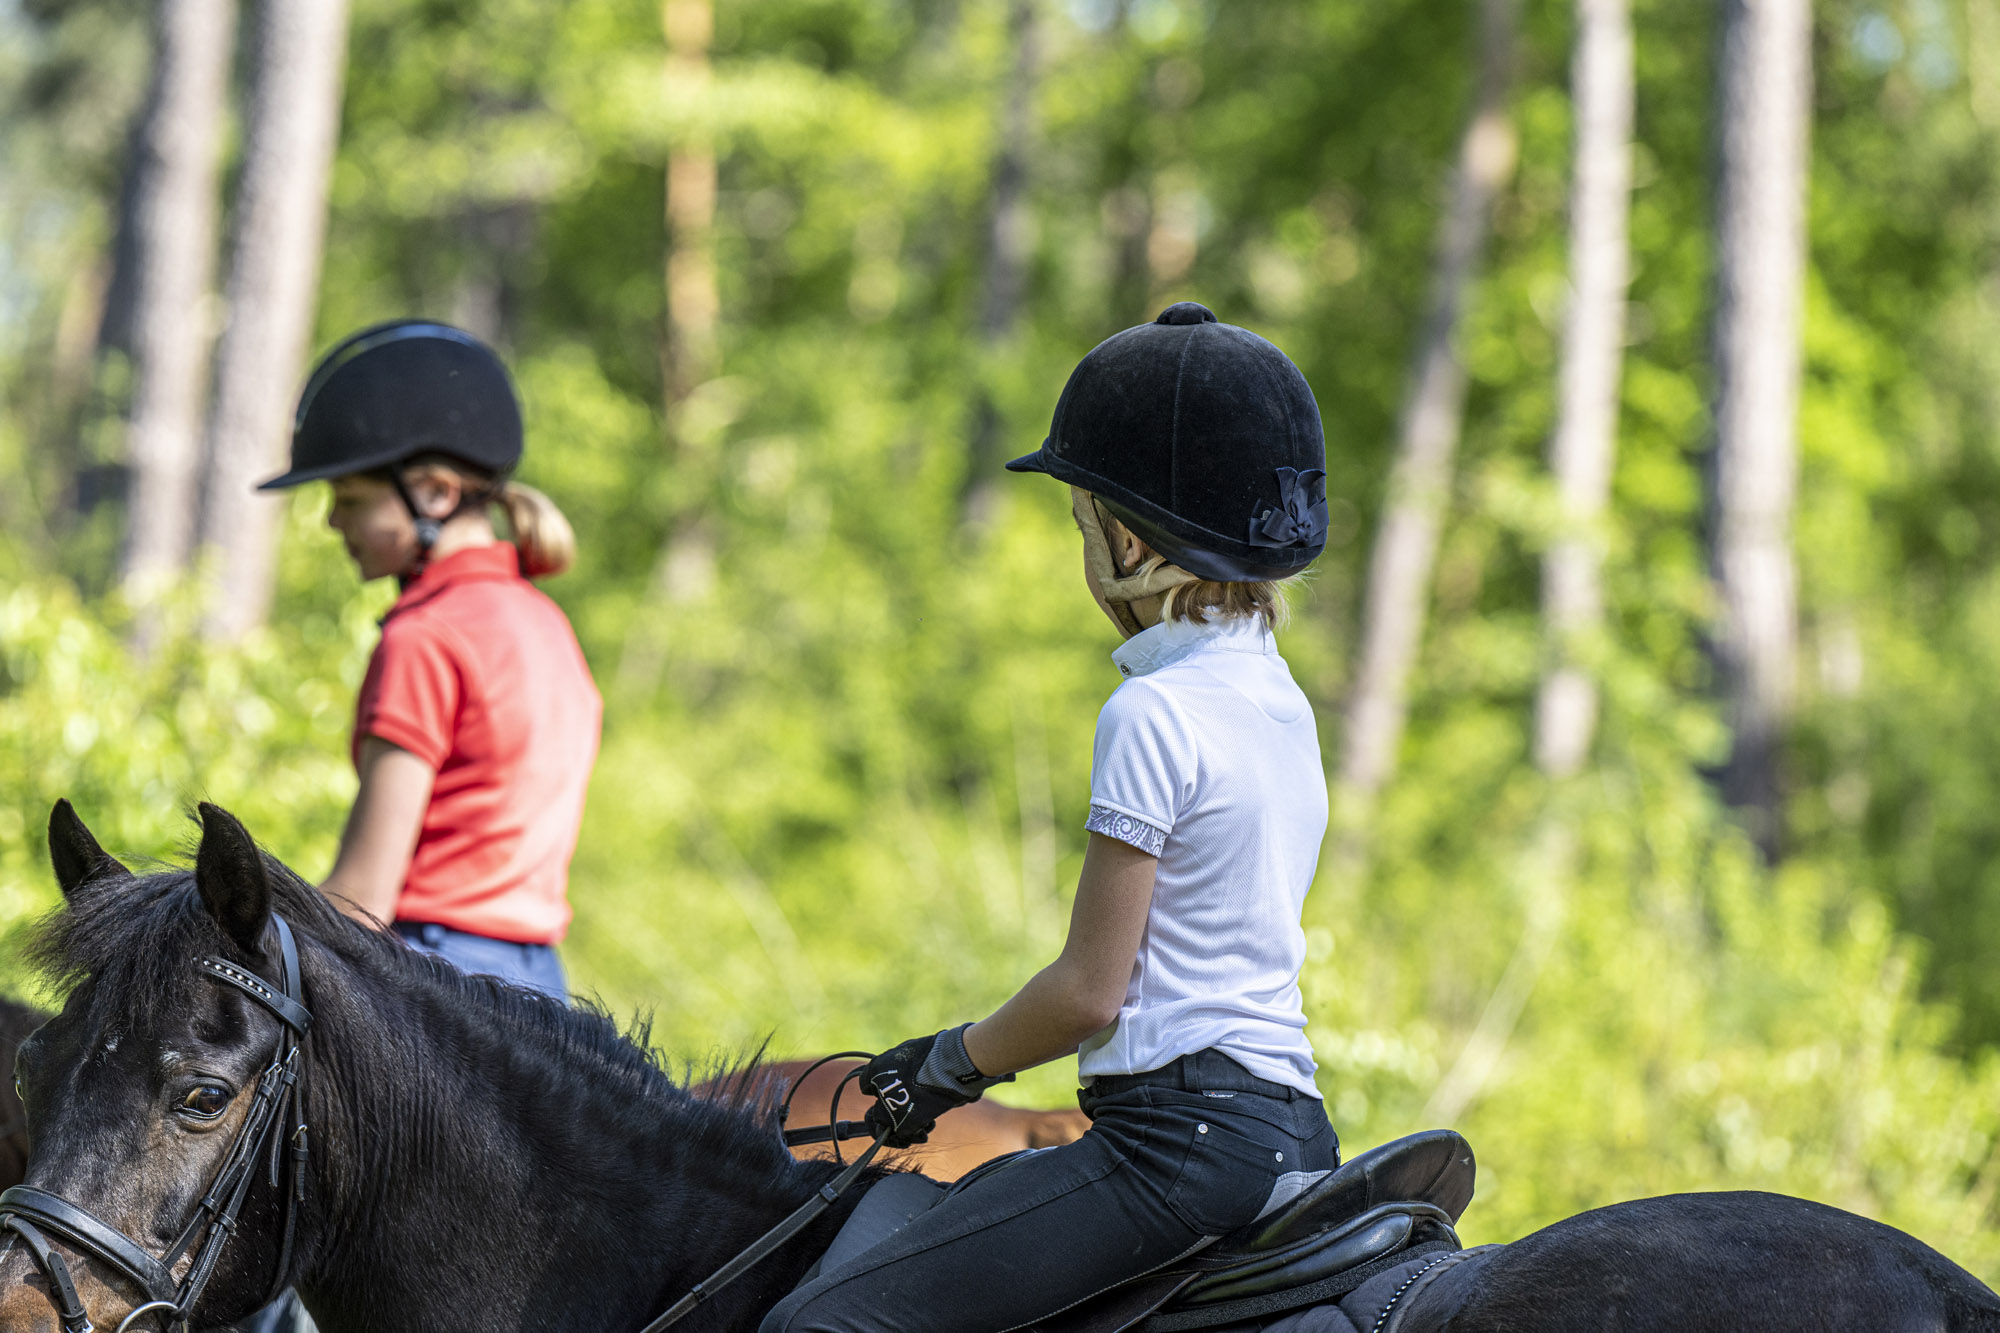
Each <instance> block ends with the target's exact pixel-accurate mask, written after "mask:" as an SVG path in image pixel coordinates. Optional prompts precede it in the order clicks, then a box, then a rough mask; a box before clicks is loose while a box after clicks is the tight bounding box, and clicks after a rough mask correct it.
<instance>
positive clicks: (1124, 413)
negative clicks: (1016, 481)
mask: <svg viewBox="0 0 2000 1333" xmlns="http://www.w3.org/2000/svg"><path fill="white" fill-rule="evenodd" d="M1007 466H1008V468H1009V469H1010V470H1012V471H1015V472H1046V473H1048V474H1049V475H1050V476H1052V477H1054V478H1055V479H1056V480H1058V481H1065V482H1068V483H1069V484H1071V485H1072V486H1079V487H1082V488H1083V489H1084V490H1086V491H1089V492H1091V494H1093V495H1095V496H1096V497H1097V498H1098V500H1099V501H1100V502H1101V503H1102V504H1103V505H1104V507H1105V508H1106V509H1108V510H1110V511H1111V513H1112V515H1113V516H1115V517H1116V518H1117V519H1118V521H1119V522H1121V523H1123V524H1124V525H1125V526H1126V527H1128V528H1130V529H1131V530H1132V531H1133V533H1134V534H1135V535H1137V536H1138V537H1139V538H1140V539H1141V540H1142V541H1144V542H1145V543H1146V544H1147V545H1148V546H1150V547H1152V548H1153V549H1154V550H1155V551H1158V552H1159V553H1160V554H1161V555H1163V556H1165V557H1166V558H1167V559H1168V560H1169V561H1170V562H1172V563H1173V564H1175V565H1178V566H1180V567H1181V568H1182V569H1185V570H1187V571H1188V572H1189V573H1190V574H1194V575H1197V576H1199V577H1201V578H1204V579H1213V580H1216V581H1217V582H1222V583H1254V582H1260V581H1262V580H1265V579H1281V578H1285V577H1286V576H1288V575H1291V574H1296V573H1298V572H1299V571H1300V570H1302V569H1304V568H1305V567H1306V566H1307V565H1309V564H1311V563H1312V561H1313V560H1314V559H1315V558H1316V557H1317V556H1318V555H1319V553H1320V552H1321V551H1322V550H1324V549H1326V529H1327V511H1326V441H1325V437H1324V436H1323V435H1322V434H1321V431H1320V421H1319V405H1318V404H1317V403H1315V402H1314V401H1313V396H1312V390H1311V389H1310V388H1309V387H1307V385H1306V379H1305V376H1304V375H1302V374H1300V373H1299V368H1298V367H1297V366H1295V365H1293V364H1292V363H1291V361H1290V360H1289V359H1288V358H1287V357H1286V356H1285V354H1284V353H1283V352H1281V351H1279V350H1278V349H1277V348H1276V347H1274V346H1272V345H1271V344H1270V343H1268V342H1266V341H1264V339H1262V338H1260V337H1258V336H1257V335H1256V334H1254V333H1252V332H1250V331H1249V330H1248V329H1240V328H1237V327H1236V326H1235V325H1233V324H1223V323H1219V322H1217V320H1216V318H1215V315H1214V314H1213V313H1212V312H1211V311H1210V310H1209V309H1208V307H1206V306H1203V305H1198V304H1196V303H1195V302H1193V301H1182V302H1180V303H1178V304H1176V305H1170V306H1168V307H1167V308H1166V309H1165V310H1163V311H1161V312H1160V315H1159V318H1157V319H1155V320H1154V321H1153V322H1152V323H1151V324H1141V325H1139V326H1138V327H1137V328H1131V329H1127V330H1125V331H1124V332H1123V333H1118V334H1114V335H1112V336H1111V337H1109V338H1107V339H1105V340H1104V341H1103V342H1101V343H1099V344H1098V345H1097V346H1096V348H1095V349H1093V350H1092V351H1091V353H1090V355H1088V356H1086V357H1084V359H1083V361H1082V362H1081V363H1080V364H1079V365H1078V366H1077V368H1076V370H1075V371H1073V372H1072V373H1071V375H1070V377H1069V383H1068V384H1066V385H1064V386H1063V391H1062V397H1061V398H1060V399H1058V400H1057V402H1056V414H1055V420H1054V421H1053V422H1052V423H1051V424H1050V426H1049V437H1048V439H1047V440H1046V441H1044V442H1043V444H1042V447H1041V448H1040V449H1038V450H1036V451H1035V452H1034V453H1032V454H1029V455H1027V456H1026V457H1024V458H1017V459H1015V460H1014V461H1013V462H1011V463H1009V464H1007Z"/></svg>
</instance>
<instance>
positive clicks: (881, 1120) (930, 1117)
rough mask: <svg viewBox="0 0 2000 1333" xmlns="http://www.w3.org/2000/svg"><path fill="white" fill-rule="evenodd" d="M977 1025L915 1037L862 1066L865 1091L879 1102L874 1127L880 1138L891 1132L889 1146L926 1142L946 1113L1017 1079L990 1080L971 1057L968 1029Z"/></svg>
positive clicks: (872, 1115)
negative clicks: (987, 1091)
mask: <svg viewBox="0 0 2000 1333" xmlns="http://www.w3.org/2000/svg"><path fill="white" fill-rule="evenodd" d="M971 1026H972V1024H970V1023H965V1024H962V1025H961V1026H959V1027H955V1028H946V1029H945V1030H944V1031H942V1032H939V1033H936V1034H934V1035H932V1036H929V1037H912V1038H910V1039H909V1040H908V1041H906V1042H902V1043H900V1044H899V1045H896V1046H893V1047H891V1048H890V1049H888V1050H886V1051H884V1052H882V1054H880V1055H878V1056H876V1057H875V1058H874V1059H873V1060H870V1061H869V1062H868V1063H867V1064H866V1065H864V1066H862V1069H861V1086H862V1087H863V1088H866V1089H867V1090H868V1091H869V1092H870V1093H872V1094H874V1097H875V1104H874V1105H873V1106H871V1107H869V1108H868V1117H867V1118H868V1124H869V1125H870V1126H871V1127H872V1128H873V1129H874V1130H875V1132H876V1133H878V1134H879V1133H881V1132H882V1131H883V1130H885V1129H886V1130H888V1131H889V1137H888V1138H887V1139H886V1140H885V1142H886V1143H887V1144H888V1146H889V1147H891V1148H907V1147H909V1146H911V1145H912V1144H916V1143H922V1142H923V1141H924V1140H925V1139H927V1138H929V1137H930V1132H931V1128H932V1126H934V1125H936V1124H937V1119H938V1117H939V1116H941V1115H943V1114H944V1113H945V1112H946V1111H949V1110H951V1109H952V1108H953V1107H954V1106H964V1105H966V1104H967V1103H969V1102H976V1101H978V1100H979V1098H980V1095H981V1094H982V1093H984V1092H985V1091H986V1090H987V1089H988V1088H990V1087H992V1086H993V1085H994V1084H995V1083H1006V1082H1009V1081H1010V1080H1012V1079H1013V1077H1014V1076H1013V1075H1012V1074H1007V1075H1004V1076H1002V1077H1000V1078H988V1077H986V1075H984V1074H982V1073H980V1072H979V1067H978V1066H977V1065H975V1064H973V1063H972V1057H971V1056H969V1055H967V1054H966V1053H965V1029H966V1028H969V1027H971Z"/></svg>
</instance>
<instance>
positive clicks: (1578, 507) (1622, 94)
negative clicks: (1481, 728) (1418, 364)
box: [1535, 0, 1633, 778]
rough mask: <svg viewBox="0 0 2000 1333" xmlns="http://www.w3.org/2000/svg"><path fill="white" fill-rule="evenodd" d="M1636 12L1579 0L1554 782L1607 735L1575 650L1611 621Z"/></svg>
mask: <svg viewBox="0 0 2000 1333" xmlns="http://www.w3.org/2000/svg"><path fill="white" fill-rule="evenodd" d="M1626 3H1627V0H1578V2H1577V7H1576V9H1577V37H1576V54H1575V58H1574V59H1575V63H1574V66H1573V68H1572V71H1571V84H1572V93H1571V104H1572V107H1573V115H1574V116H1575V120H1576V131H1575V133H1576V144H1575V160H1574V166H1573V177H1572V180H1571V184H1570V243H1569V244H1570V251H1569V272H1570V296H1569V311H1568V314H1567V318H1566V320H1565V322H1564V328H1563V354H1562V382H1561V385H1560V404H1559V406H1558V408H1557V416H1556V429H1555V435H1554V436H1553V438H1552V439H1551V440H1550V443H1549V467H1550V470H1551V471H1552V472H1553V473H1554V475H1555V481H1556V488H1557V492H1558V494H1559V496H1560V498H1561V504H1562V516H1561V523H1562V527H1561V529H1560V530H1559V532H1558V533H1557V535H1556V538H1555V540H1554V541H1553V542H1552V543H1551V544H1550V546H1549V549H1548V552H1547V553H1546V554H1545V555H1544V556H1543V557H1542V620H1543V627H1544V632H1545V633H1546V635H1547V636H1548V640H1549V667H1548V669H1547V674H1545V675H1544V676H1543V677H1542V683H1541V689H1540V692H1539V693H1538V695H1537V696H1536V700H1535V762H1536V763H1537V764H1539V765H1540V766H1541V768H1542V771H1543V772H1545V773H1547V774H1548V775H1549V776H1550V777H1554V778H1566V777H1569V776H1571V775H1572V774H1574V773H1575V772H1576V771H1577V770H1578V769H1579V768H1581V767H1582V765H1583V761H1584V758H1585V756H1587V755H1588V754H1589V752H1590V742H1591V736H1592V734H1593V733H1594V731H1595V730H1596V726H1597V685H1596V682H1595V681H1594V680H1593V679H1592V678H1591V676H1590V674H1589V672H1587V671H1586V670H1585V669H1584V668H1583V666H1581V665H1580V664H1579V663H1578V661H1577V651H1576V650H1577V646H1578V644H1579V641H1581V640H1584V639H1587V638H1588V636H1590V635H1592V634H1594V633H1596V632H1597V630H1598V629H1599V628H1600V626H1601V623H1602V621H1603V616H1604V610H1603V608H1604V592H1603V587H1602V583H1601V567H1602V564H1603V558H1604V556H1603V549H1604V543H1603V537H1602V533H1601V531H1600V526H1601V524H1602V522H1603V516H1604V507H1605V502H1606V500H1607V499H1608V498H1609V496H1610V491H1611V467H1612V461H1613V459H1614V458H1615V456H1616V453H1617V445H1618V384H1619V378H1620V372H1621V371H1622V369H1623V367H1624V354H1625V290H1626V285H1627V282H1628V276H1627V275H1628V272H1629V269H1630V251H1629V247H1628V239H1627V234H1626V233H1627V228H1626V222H1627V218H1628V215H1629V213H1630V210H1631V197H1632V98H1633V74H1632V23H1631V16H1630V14H1629V12H1628V10H1627V7H1626Z"/></svg>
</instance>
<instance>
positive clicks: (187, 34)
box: [120, 0, 236, 637]
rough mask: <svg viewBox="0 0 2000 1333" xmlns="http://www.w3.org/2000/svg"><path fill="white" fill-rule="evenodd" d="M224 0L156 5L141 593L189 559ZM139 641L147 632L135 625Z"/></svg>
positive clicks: (134, 508)
mask: <svg viewBox="0 0 2000 1333" xmlns="http://www.w3.org/2000/svg"><path fill="white" fill-rule="evenodd" d="M235 22H236V15H235V6H234V4H233V3H231V0H158V3H157V4H156V7H155V9H154V19H153V26H154V36H155V40H154V53H153V76H152V83H151V86H150V89H149V91H148V93H147V98H146V110H145V113H144V120H143V121H142V123H141V126H140V131H139V139H138V148H139V151H138V153H137V154H135V159H134V162H133V170H134V171H136V172H137V173H138V178H137V181H136V184H135V187H134V196H133V210H132V218H133V234H132V244H133V251H132V253H133V266H132V285H131V292H132V300H131V307H130V309H131V315H130V318H131V333H130V337H131V345H132V370H133V393H132V417H131V425H130V427H129V429H128V431H127V434H126V457H127V460H128V463H129V465H130V468H131V488H130V492H129V510H128V519H127V529H126V544H125V551H124V559H123V562H122V568H121V570H120V575H121V579H122V581H123V583H124V584H125V587H126V589H127V590H128V591H129V592H132V593H135V594H138V595H140V596H144V595H145V594H146V593H147V592H149V591H151V590H153V589H155V588H157V587H158V586H159V585H160V584H162V583H164V582H165V581H167V580H170V579H172V578H173V577H174V576H175V575H177V574H179V573H180V572H181V571H182V570H184V569H185V568H186V566H187V560H188V555H189V552H190V550H191V549H192V547H193V543H194V517H195V482H196V470H197V466H198V463H199V456H198V450H199V447H200V443H201V417H202V402H203V398H204V396H205V390H206V389H207V382H206V370H207V366H208V344H209V339H210V337H211V336H212V332H213V331H212V329H211V328H210V317H209V309H210V295H211V290H212V287H213V283H214V276H215V249H216V244H215V233H216V195H217V183H218V174H219V171H220V168H221V154H222V127H223V111H224V105H225V100H226V94H227V91H228V87H229V55H230V46H231V43H232V42H233V40H234V37H235ZM142 637H143V632H142Z"/></svg>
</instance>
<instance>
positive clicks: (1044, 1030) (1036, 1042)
mask: <svg viewBox="0 0 2000 1333" xmlns="http://www.w3.org/2000/svg"><path fill="white" fill-rule="evenodd" d="M1159 864H1160V863H1159V859H1158V858H1157V857H1154V856H1150V855H1148V854H1147V853H1145V852H1142V851H1140V850H1139V849H1138V848H1136V847H1132V846H1128V845H1127V844H1125V843H1122V842H1120V841H1118V840H1117V839H1116V838H1107V837H1105V836H1104V835H1103V834H1102V833H1093V834H1091V835H1090V846H1089V847H1088V848H1087V849H1086V850H1085V851H1084V854H1083V874H1082V876H1081V877H1080V878H1079V879H1078V880H1077V885H1076V903H1075V905H1074V906H1073V907H1072V908H1071V909H1070V918H1069V938H1068V939H1067V940H1065V941H1064V942H1063V950H1062V954H1061V956H1060V957H1058V958H1057V959H1056V960H1055V961H1054V962H1053V963H1050V964H1049V965H1048V966H1047V967H1045V968H1043V969H1042V970H1041V971H1040V972H1037V973H1036V974H1035V975H1034V977H1033V978H1032V979H1031V980H1030V981H1029V982H1028V984H1027V985H1025V986H1023V987H1021V989H1020V991H1019V992H1018V993H1016V994H1015V996H1014V998H1013V999H1011V1000H1009V1001H1007V1003H1005V1004H1003V1005H1001V1006H1000V1008H999V1009H998V1010H996V1011H995V1012H994V1014H993V1016H992V1017H991V1018H988V1019H986V1020H985V1021H984V1022H979V1023H974V1024H973V1025H972V1026H971V1027H970V1028H968V1029H967V1030H966V1033H965V1052H966V1054H967V1055H970V1056H971V1057H972V1063H973V1064H975V1065H977V1066H979V1070H980V1072H981V1073H983V1074H988V1075H997V1074H1011V1073H1013V1072H1014V1071H1016V1070H1019V1069H1027V1068H1030V1067H1032V1066H1034V1065H1039V1064H1044V1063H1046V1062H1047V1061H1050V1060H1055V1059H1059V1058H1061V1057H1062V1056H1065V1055H1070V1054H1073V1053H1074V1052H1075V1051H1076V1048H1077V1047H1078V1046H1079V1045H1080V1044H1081V1043H1082V1042H1083V1040H1084V1039H1085V1038H1086V1037H1089V1036H1092V1035H1094V1034H1096V1033H1097V1032H1100V1031H1102V1030H1103V1029H1104V1028H1105V1027H1106V1026H1108V1025H1109V1024H1110V1023H1111V1021H1112V1020H1113V1019H1115V1018H1116V1017H1118V1006H1119V1005H1120V1004H1122V1003H1124V1000H1125V987H1126V986H1127V985H1128V984H1129V983H1130V982H1131V980H1132V963H1133V960H1135V959H1136V958H1138V956H1139V941H1140V938H1141V937H1142V936H1143V935H1144V934H1145V931H1146V915H1147V913H1148V912H1149V911H1151V910H1152V906H1153V874H1154V872H1155V871H1156V870H1158V868H1159Z"/></svg>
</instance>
